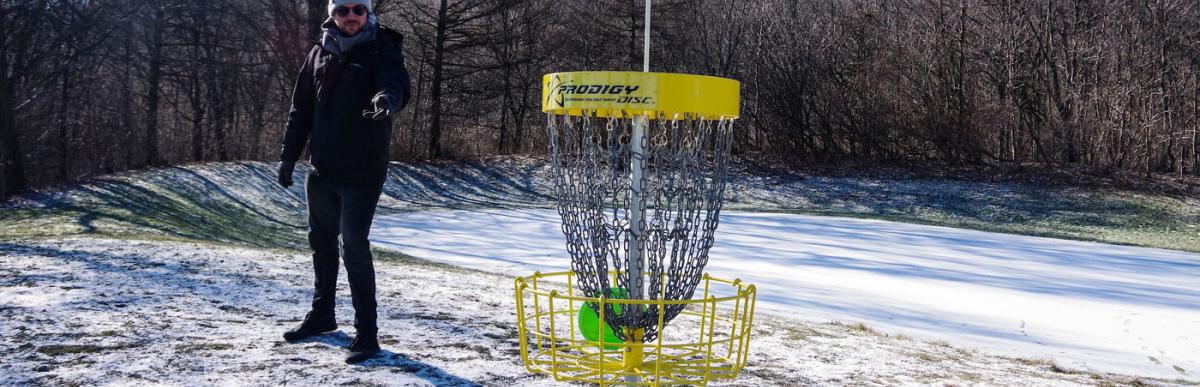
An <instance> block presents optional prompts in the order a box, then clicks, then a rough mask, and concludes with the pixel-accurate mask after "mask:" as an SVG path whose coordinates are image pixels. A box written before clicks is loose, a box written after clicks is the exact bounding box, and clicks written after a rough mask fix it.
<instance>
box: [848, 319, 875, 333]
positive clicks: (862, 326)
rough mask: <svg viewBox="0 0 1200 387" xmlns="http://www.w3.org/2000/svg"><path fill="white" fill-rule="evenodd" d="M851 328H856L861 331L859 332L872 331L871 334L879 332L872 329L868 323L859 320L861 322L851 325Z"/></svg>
mask: <svg viewBox="0 0 1200 387" xmlns="http://www.w3.org/2000/svg"><path fill="white" fill-rule="evenodd" d="M850 329H853V330H856V331H859V332H866V333H870V334H878V333H876V332H875V330H874V329H871V328H870V327H868V326H867V325H866V324H863V323H861V322H859V323H855V324H854V325H851V326H850Z"/></svg>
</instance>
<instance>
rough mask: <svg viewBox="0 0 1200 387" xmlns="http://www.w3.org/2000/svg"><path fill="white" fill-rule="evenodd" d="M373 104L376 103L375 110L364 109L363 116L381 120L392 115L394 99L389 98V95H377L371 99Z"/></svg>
mask: <svg viewBox="0 0 1200 387" xmlns="http://www.w3.org/2000/svg"><path fill="white" fill-rule="evenodd" d="M371 104H373V105H374V107H375V110H373V111H372V110H363V113H362V116H363V118H370V119H372V120H376V121H380V120H384V119H387V118H388V116H391V115H392V99H391V98H388V96H386V95H383V94H379V95H376V96H375V99H373V100H371Z"/></svg>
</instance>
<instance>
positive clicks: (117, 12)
mask: <svg viewBox="0 0 1200 387" xmlns="http://www.w3.org/2000/svg"><path fill="white" fill-rule="evenodd" d="M643 6H644V2H643V1H641V0H524V1H518V0H461V1H450V0H376V1H375V11H376V13H377V15H378V18H379V20H380V22H381V23H382V24H384V25H387V26H389V27H391V28H393V29H396V30H398V31H401V32H402V33H403V34H404V35H405V39H404V53H405V57H406V63H407V67H408V70H409V72H410V73H411V75H412V80H413V87H412V100H411V102H410V104H409V105H408V107H407V108H406V109H405V110H403V111H400V112H399V113H397V114H398V116H397V118H396V120H395V123H394V125H395V127H394V129H395V130H394V133H395V135H394V137H393V138H392V143H391V144H390V147H391V154H392V155H393V158H394V159H396V160H430V159H448V158H469V157H479V156H490V155H512V154H521V155H541V154H545V152H546V139H545V137H546V134H545V125H546V118H545V116H544V115H543V114H542V113H541V112H540V97H541V77H542V75H543V74H545V73H549V72H559V71H577V70H641V67H642V46H641V44H642V43H641V42H642V38H643ZM326 17H327V15H326V0H240V1H239V0H138V1H133V0H23V1H13V0H0V31H3V35H2V36H0V168H2V169H3V173H0V197H4V196H7V195H11V194H12V193H14V192H17V191H20V190H23V189H28V188H37V187H43V186H47V185H50V184H54V183H59V182H69V181H73V180H76V179H79V178H83V177H87V176H94V175H99V174H107V173H114V172H119V171H125V170H132V169H143V168H150V167H160V166H170V165H180V164H185V163H196V162H215V161H229V160H262V161H277V160H278V157H279V149H280V140H281V137H282V132H283V129H284V124H285V121H286V117H287V112H288V108H289V103H290V98H291V92H292V87H293V84H294V82H295V78H296V73H297V72H298V70H299V68H300V65H301V62H302V61H303V59H304V56H305V53H306V52H307V51H308V50H309V49H310V48H311V47H312V45H313V44H314V42H315V41H316V40H317V39H318V37H319V33H320V29H319V26H320V24H321V22H323V21H324V20H325V18H326ZM651 39H652V43H651V59H650V61H651V67H652V70H653V71H660V72H682V73H694V74H705V75H714V76H720V77H728V78H733V79H737V80H739V81H741V82H742V105H741V109H742V116H741V119H740V120H739V121H738V123H737V124H736V137H735V145H734V152H735V153H737V154H739V155H747V156H761V157H770V158H773V159H777V160H785V161H787V162H791V163H806V164H825V163H837V162H842V161H847V160H854V161H865V162H879V163H890V162H897V161H904V162H929V161H936V162H939V163H945V164H949V165H963V166H971V165H1042V166H1048V167H1052V168H1058V167H1086V168H1089V169H1092V170H1097V171H1114V172H1130V171H1132V172H1136V173H1144V174H1147V175H1149V174H1165V175H1169V176H1200V151H1198V150H1197V145H1200V136H1198V133H1200V46H1197V41H1200V2H1197V1H1194V0H1147V1H1130V0H1124V1H1120V0H1092V1H1085V0H957V1H950V0H941V1H919V0H807V1H804V0H763V1H757V0H756V1H745V0H655V1H654V8H653V22H652V25H651Z"/></svg>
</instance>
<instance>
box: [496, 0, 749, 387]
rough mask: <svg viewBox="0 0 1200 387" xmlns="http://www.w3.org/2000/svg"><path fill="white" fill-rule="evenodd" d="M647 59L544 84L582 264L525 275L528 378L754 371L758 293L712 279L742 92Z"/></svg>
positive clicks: (681, 377)
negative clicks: (636, 68)
mask: <svg viewBox="0 0 1200 387" xmlns="http://www.w3.org/2000/svg"><path fill="white" fill-rule="evenodd" d="M647 8H649V2H647ZM648 15H649V12H647V23H646V25H647V26H648V25H649V16H648ZM646 36H649V34H648V33H647V34H646ZM648 43H649V42H648V39H647V41H646V46H647V47H648V45H649V44H648ZM644 64H645V68H646V70H647V71H646V72H567V73H554V74H548V75H546V76H545V77H544V78H543V90H542V95H543V100H542V101H543V102H542V111H544V112H545V113H546V114H547V121H548V122H547V131H548V133H547V134H548V136H549V137H548V138H549V144H550V159H551V166H552V168H553V178H554V191H555V194H556V196H557V199H558V212H559V214H560V215H561V217H562V231H563V235H564V236H565V237H566V242H567V243H566V246H567V252H568V253H569V255H570V256H571V270H570V271H563V272H554V273H534V274H533V275H531V276H528V277H520V278H517V279H516V281H515V290H516V306H517V310H516V314H517V320H518V321H517V322H518V324H517V325H518V336H519V341H520V353H521V359H522V360H523V361H524V363H525V366H526V368H527V369H528V370H529V371H530V372H536V373H547V374H550V375H552V376H553V377H554V378H555V380H559V381H582V382H590V383H598V384H600V385H602V386H603V385H613V384H617V385H650V386H659V385H679V384H689V385H704V384H707V383H708V382H710V381H714V380H723V379H732V378H735V377H736V376H737V374H738V372H739V371H740V370H741V369H742V368H743V367H745V365H746V360H747V355H748V348H749V344H750V328H751V323H752V321H753V316H754V303H755V297H756V292H755V288H754V285H748V284H744V283H742V282H741V281H740V280H737V279H734V280H726V279H720V278H716V277H713V276H710V275H709V274H707V273H704V271H703V270H704V266H705V265H706V264H707V263H708V251H709V249H710V248H711V247H712V246H713V233H714V232H715V231H716V229H717V224H718V220H719V219H718V218H719V215H720V211H721V197H722V194H723V193H724V190H725V184H726V177H727V172H728V168H729V157H730V147H731V145H732V141H733V135H732V126H733V121H734V120H735V119H736V118H737V117H738V113H739V112H738V102H739V87H740V85H739V83H738V82H737V81H734V80H730V79H723V78H716V77H709V76H699V75H686V74H671V73H651V72H648V69H649V56H648V50H647V57H646V60H645V63H644Z"/></svg>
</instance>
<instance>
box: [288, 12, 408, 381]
mask: <svg viewBox="0 0 1200 387" xmlns="http://www.w3.org/2000/svg"><path fill="white" fill-rule="evenodd" d="M328 8H329V15H330V18H329V20H327V21H326V22H325V23H324V24H323V25H322V28H324V36H323V37H322V39H321V42H320V43H318V44H316V45H315V46H314V47H313V48H312V50H311V51H310V52H309V54H308V57H307V59H305V61H304V65H303V66H302V67H301V68H300V74H299V75H298V76H297V78H296V86H295V90H294V91H293V94H292V109H291V112H290V113H289V114H288V123H287V131H286V133H285V134H284V137H283V152H282V153H281V155H280V159H281V162H280V166H279V184H281V185H283V186H284V187H289V186H291V185H292V172H293V169H294V168H295V165H296V160H297V159H299V158H300V154H301V152H302V151H303V149H304V145H305V143H309V144H310V145H309V150H310V153H311V155H312V157H311V161H312V165H313V170H312V171H311V172H310V173H309V176H308V183H307V184H306V185H305V190H306V192H307V196H308V227H309V231H308V242H309V245H310V246H311V247H312V249H313V269H314V272H315V274H316V280H315V281H314V282H315V288H316V289H315V291H314V292H313V301H312V309H311V310H310V311H309V312H308V314H307V315H306V316H305V317H304V321H303V322H301V323H300V325H299V326H298V327H296V328H294V329H291V330H289V331H287V332H284V334H283V337H284V339H286V340H287V341H288V342H295V341H297V340H301V339H304V338H307V337H311V336H315V335H320V334H323V333H326V332H329V331H333V330H335V329H337V323H336V321H335V318H334V297H335V295H334V290H335V288H336V285H337V274H338V235H339V234H340V235H341V239H342V241H341V243H342V244H341V250H342V255H343V256H342V259H343V260H344V261H345V265H346V273H347V276H348V277H349V282H350V295H351V298H352V299H353V302H354V328H355V330H356V331H357V332H356V336H355V338H354V341H353V343H351V344H350V355H349V356H347V358H346V362H347V363H358V362H361V361H363V360H367V359H369V358H371V357H372V356H374V355H375V354H377V353H379V340H378V331H379V328H378V326H377V325H376V313H375V267H374V263H373V262H372V260H373V258H372V257H371V250H370V244H369V242H368V241H367V233H368V232H369V230H370V228H371V219H372V218H373V217H374V216H375V205H376V203H378V202H379V195H380V192H381V191H382V189H383V181H384V178H385V176H386V172H387V162H388V144H389V143H390V139H391V132H392V115H393V113H395V112H396V111H398V110H400V109H402V108H404V105H405V104H406V103H407V102H408V96H409V77H408V70H407V69H405V67H404V57H403V55H402V53H401V50H400V43H401V39H402V36H401V35H400V34H399V33H396V32H394V31H392V30H389V29H387V28H385V27H383V26H380V25H379V24H378V23H377V22H376V19H375V15H374V13H373V12H372V10H371V1H370V0H330V2H329V7H328Z"/></svg>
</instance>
